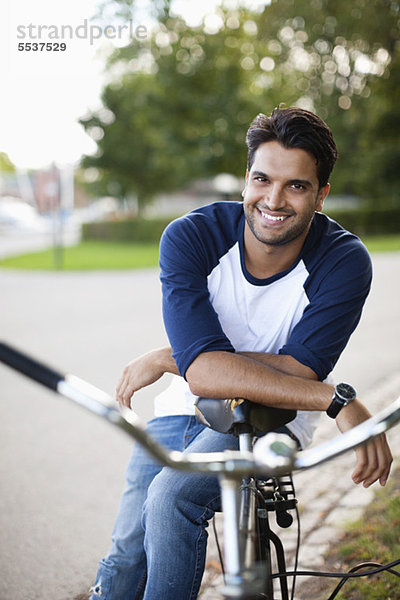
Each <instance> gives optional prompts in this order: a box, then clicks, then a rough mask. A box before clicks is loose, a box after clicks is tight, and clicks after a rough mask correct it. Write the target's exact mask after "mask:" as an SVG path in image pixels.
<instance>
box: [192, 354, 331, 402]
mask: <svg viewBox="0 0 400 600" xmlns="http://www.w3.org/2000/svg"><path fill="white" fill-rule="evenodd" d="M250 356H251V354H250V355H247V356H246V355H243V354H238V353H229V352H209V353H204V354H200V355H199V356H198V357H197V358H196V359H195V360H194V361H193V363H192V364H191V365H190V367H189V368H188V370H187V372H186V378H187V381H188V383H189V386H190V389H191V391H192V392H193V394H195V395H196V396H205V397H213V398H238V397H241V398H246V399H247V400H251V401H253V402H257V403H259V404H265V405H266V406H275V407H279V408H288V409H297V410H321V411H322V410H326V409H327V408H328V406H329V404H330V403H331V400H332V394H333V386H331V385H328V384H324V383H321V382H319V381H315V380H313V379H310V378H307V377H306V376H299V375H293V374H287V373H285V372H282V371H280V370H278V369H275V368H273V367H271V366H269V365H268V364H264V363H261V362H260V361H259V360H254V359H253V358H251V357H250ZM289 364H290V363H289Z"/></svg>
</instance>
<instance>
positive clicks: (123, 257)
mask: <svg viewBox="0 0 400 600" xmlns="http://www.w3.org/2000/svg"><path fill="white" fill-rule="evenodd" d="M363 241H364V243H365V244H366V246H367V248H368V250H369V251H370V252H396V251H400V235H387V236H374V237H366V238H363ZM157 265H158V244H155V243H122V242H120V243H118V242H99V241H84V242H80V243H79V244H77V245H76V246H68V247H65V248H63V250H62V255H61V256H58V255H57V254H56V253H55V252H54V250H53V249H52V248H50V249H48V250H43V251H40V252H31V253H29V254H23V255H21V256H13V257H9V258H4V259H1V260H0V267H8V268H12V269H26V270H45V271H51V270H58V269H62V270H65V271H96V270H118V269H143V268H151V267H157Z"/></svg>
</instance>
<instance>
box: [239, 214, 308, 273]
mask: <svg viewBox="0 0 400 600" xmlns="http://www.w3.org/2000/svg"><path fill="white" fill-rule="evenodd" d="M307 233H308V232H306V233H305V234H304V235H303V236H301V237H299V238H297V239H296V240H293V241H292V242H290V243H288V244H283V245H282V246H274V245H270V244H264V243H262V242H260V241H258V240H257V239H256V238H255V237H254V235H253V234H252V232H251V231H250V229H249V227H248V225H247V223H246V225H245V229H244V258H245V264H246V269H247V270H248V272H249V273H250V274H251V275H253V277H256V278H257V279H266V278H268V277H273V276H274V275H277V274H278V273H282V271H286V270H287V269H289V268H290V267H291V266H292V265H293V263H294V262H295V261H296V260H297V258H298V257H299V254H300V252H301V250H302V248H303V245H304V241H305V239H306V237H307Z"/></svg>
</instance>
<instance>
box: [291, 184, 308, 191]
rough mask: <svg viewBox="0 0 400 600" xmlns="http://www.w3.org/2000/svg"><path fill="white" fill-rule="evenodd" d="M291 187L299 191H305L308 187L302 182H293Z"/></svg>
mask: <svg viewBox="0 0 400 600" xmlns="http://www.w3.org/2000/svg"><path fill="white" fill-rule="evenodd" d="M291 187H292V189H294V190H299V191H303V190H305V189H306V188H305V186H304V185H302V184H301V183H293V184H292V186H291Z"/></svg>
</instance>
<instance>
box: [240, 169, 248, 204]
mask: <svg viewBox="0 0 400 600" xmlns="http://www.w3.org/2000/svg"><path fill="white" fill-rule="evenodd" d="M248 180H249V170H248V169H246V175H245V182H244V189H243V191H242V198H244V195H245V193H246V187H247V182H248Z"/></svg>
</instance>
